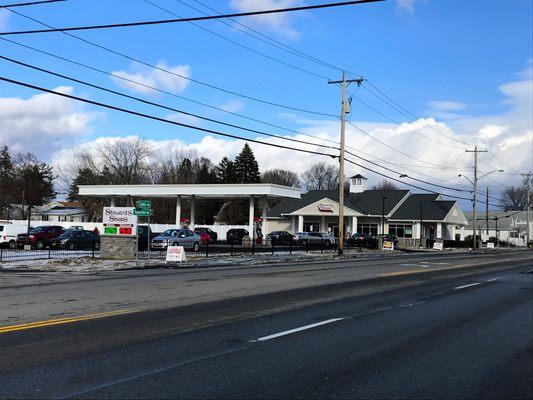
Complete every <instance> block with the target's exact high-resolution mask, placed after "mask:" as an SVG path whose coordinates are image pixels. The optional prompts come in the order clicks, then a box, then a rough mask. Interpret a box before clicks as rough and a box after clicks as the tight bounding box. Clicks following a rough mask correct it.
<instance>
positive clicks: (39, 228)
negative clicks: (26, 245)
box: [30, 226, 44, 235]
mask: <svg viewBox="0 0 533 400" xmlns="http://www.w3.org/2000/svg"><path fill="white" fill-rule="evenodd" d="M40 232H44V228H43V227H42V226H39V227H37V228H33V229H32V230H30V235H35V234H36V233H40Z"/></svg>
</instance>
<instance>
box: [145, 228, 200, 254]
mask: <svg viewBox="0 0 533 400" xmlns="http://www.w3.org/2000/svg"><path fill="white" fill-rule="evenodd" d="M200 243H201V238H200V236H199V235H197V234H196V233H194V232H193V231H191V230H190V229H167V230H166V231H165V232H163V233H162V234H161V235H159V236H156V237H155V238H153V239H152V241H151V242H150V248H151V249H152V250H166V248H167V247H168V246H183V247H184V248H186V249H190V250H192V251H198V250H199V249H200Z"/></svg>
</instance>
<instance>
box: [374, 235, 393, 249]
mask: <svg viewBox="0 0 533 400" xmlns="http://www.w3.org/2000/svg"><path fill="white" fill-rule="evenodd" d="M379 239H383V241H384V242H393V243H394V247H398V239H397V238H396V236H394V235H390V234H388V233H385V234H382V233H380V234H379V235H373V236H370V238H369V239H368V240H369V241H372V242H373V243H372V247H375V248H377V242H378V240H379Z"/></svg>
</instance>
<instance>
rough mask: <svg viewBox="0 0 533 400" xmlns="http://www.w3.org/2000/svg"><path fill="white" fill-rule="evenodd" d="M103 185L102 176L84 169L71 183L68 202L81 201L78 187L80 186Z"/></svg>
mask: <svg viewBox="0 0 533 400" xmlns="http://www.w3.org/2000/svg"><path fill="white" fill-rule="evenodd" d="M101 184H105V183H102V179H101V175H100V174H98V173H95V172H94V171H93V170H92V169H90V168H82V169H81V170H79V171H78V175H77V176H76V177H75V178H74V180H73V181H72V182H71V183H70V185H69V188H68V200H69V201H79V200H80V197H79V196H78V192H79V190H78V186H79V185H101Z"/></svg>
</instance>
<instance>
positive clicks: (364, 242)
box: [348, 233, 370, 247]
mask: <svg viewBox="0 0 533 400" xmlns="http://www.w3.org/2000/svg"><path fill="white" fill-rule="evenodd" d="M369 238H370V235H369V234H368V233H354V234H353V235H352V236H350V238H349V239H348V243H349V244H350V246H361V247H366V246H368V240H369Z"/></svg>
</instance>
